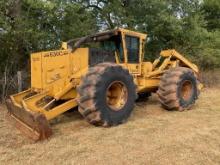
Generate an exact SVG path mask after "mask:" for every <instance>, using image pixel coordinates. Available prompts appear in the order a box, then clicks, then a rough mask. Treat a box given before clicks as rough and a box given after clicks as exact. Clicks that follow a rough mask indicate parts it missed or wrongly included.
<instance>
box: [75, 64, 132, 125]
mask: <svg viewBox="0 0 220 165" xmlns="http://www.w3.org/2000/svg"><path fill="white" fill-rule="evenodd" d="M77 91H78V93H79V96H80V97H79V99H78V105H79V106H78V110H79V112H80V113H81V114H82V115H83V116H84V117H85V119H86V120H87V121H88V122H89V123H91V124H93V125H96V126H115V125H118V124H121V123H123V122H125V121H126V119H127V118H128V117H129V116H130V114H131V112H132V110H133V108H134V102H135V99H136V86H135V84H134V82H133V77H132V76H131V75H130V74H129V72H128V70H127V69H124V68H122V66H120V65H117V64H114V63H101V64H98V65H96V66H94V67H91V68H90V69H89V71H88V73H87V74H86V75H85V76H84V77H83V78H82V81H81V84H80V86H79V87H78V88H77Z"/></svg>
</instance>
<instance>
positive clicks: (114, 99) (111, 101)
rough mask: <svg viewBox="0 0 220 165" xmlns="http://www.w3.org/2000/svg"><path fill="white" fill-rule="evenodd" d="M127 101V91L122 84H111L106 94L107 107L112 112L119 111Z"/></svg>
mask: <svg viewBox="0 0 220 165" xmlns="http://www.w3.org/2000/svg"><path fill="white" fill-rule="evenodd" d="M127 99H128V89H127V87H126V86H125V84H124V83H122V82H119V81H114V82H112V83H111V84H110V85H109V86H108V88H107V92H106V102H107V105H108V106H109V107H110V108H111V109H112V110H113V111H120V110H121V109H122V108H123V107H124V106H125V104H126V102H127Z"/></svg>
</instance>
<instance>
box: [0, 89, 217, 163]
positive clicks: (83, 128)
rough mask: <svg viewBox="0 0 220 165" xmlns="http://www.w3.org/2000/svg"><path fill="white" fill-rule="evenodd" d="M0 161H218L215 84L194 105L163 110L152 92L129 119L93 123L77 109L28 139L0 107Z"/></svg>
mask: <svg viewBox="0 0 220 165" xmlns="http://www.w3.org/2000/svg"><path fill="white" fill-rule="evenodd" d="M0 109H1V110H0V155H1V156H0V164H27V163H28V164H29V163H31V164H155V165H158V164H204V165H207V164H220V88H212V89H205V90H204V91H203V92H202V94H201V96H200V99H199V100H198V102H197V104H196V105H195V106H194V107H193V110H191V111H186V112H168V111H165V110H163V109H162V108H161V107H160V105H159V104H158V102H157V100H156V97H155V96H154V97H151V98H150V100H149V101H147V102H142V103H138V104H137V106H136V108H135V110H134V113H133V115H132V116H131V118H130V119H129V121H128V122H127V123H126V124H124V125H120V126H118V127H113V128H97V127H93V126H91V125H89V124H87V123H86V122H85V121H84V120H82V117H81V116H80V115H79V114H78V113H77V112H69V113H67V114H65V115H63V116H61V117H60V118H59V119H57V121H53V124H52V128H53V132H54V135H53V136H52V137H51V138H50V139H49V140H46V141H43V142H38V143H33V142H31V141H30V140H28V139H26V138H24V137H23V136H22V135H21V134H20V132H18V131H17V130H15V129H14V128H13V127H12V126H11V125H10V124H9V123H8V121H6V120H5V115H6V111H5V108H4V107H3V106H1V107H0Z"/></svg>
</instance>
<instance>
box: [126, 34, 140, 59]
mask: <svg viewBox="0 0 220 165" xmlns="http://www.w3.org/2000/svg"><path fill="white" fill-rule="evenodd" d="M125 40H126V48H127V56H128V63H138V62H139V45H140V40H139V38H138V37H132V36H125Z"/></svg>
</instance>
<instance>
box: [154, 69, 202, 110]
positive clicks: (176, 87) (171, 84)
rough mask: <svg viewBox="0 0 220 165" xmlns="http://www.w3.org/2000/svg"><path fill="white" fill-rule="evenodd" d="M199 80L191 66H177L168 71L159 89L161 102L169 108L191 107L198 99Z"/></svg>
mask: <svg viewBox="0 0 220 165" xmlns="http://www.w3.org/2000/svg"><path fill="white" fill-rule="evenodd" d="M197 82H198V81H197V78H196V76H195V74H194V72H193V71H192V70H191V69H189V68H185V67H177V68H172V69H170V70H168V71H166V72H165V73H164V75H163V76H162V78H161V82H160V85H159V88H158V91H157V94H158V96H159V101H160V103H161V104H162V106H163V107H164V108H165V109H167V110H179V111H183V110H186V109H189V108H190V107H191V106H192V105H193V104H194V103H195V101H196V100H197V99H198V95H199V90H198V88H197Z"/></svg>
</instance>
